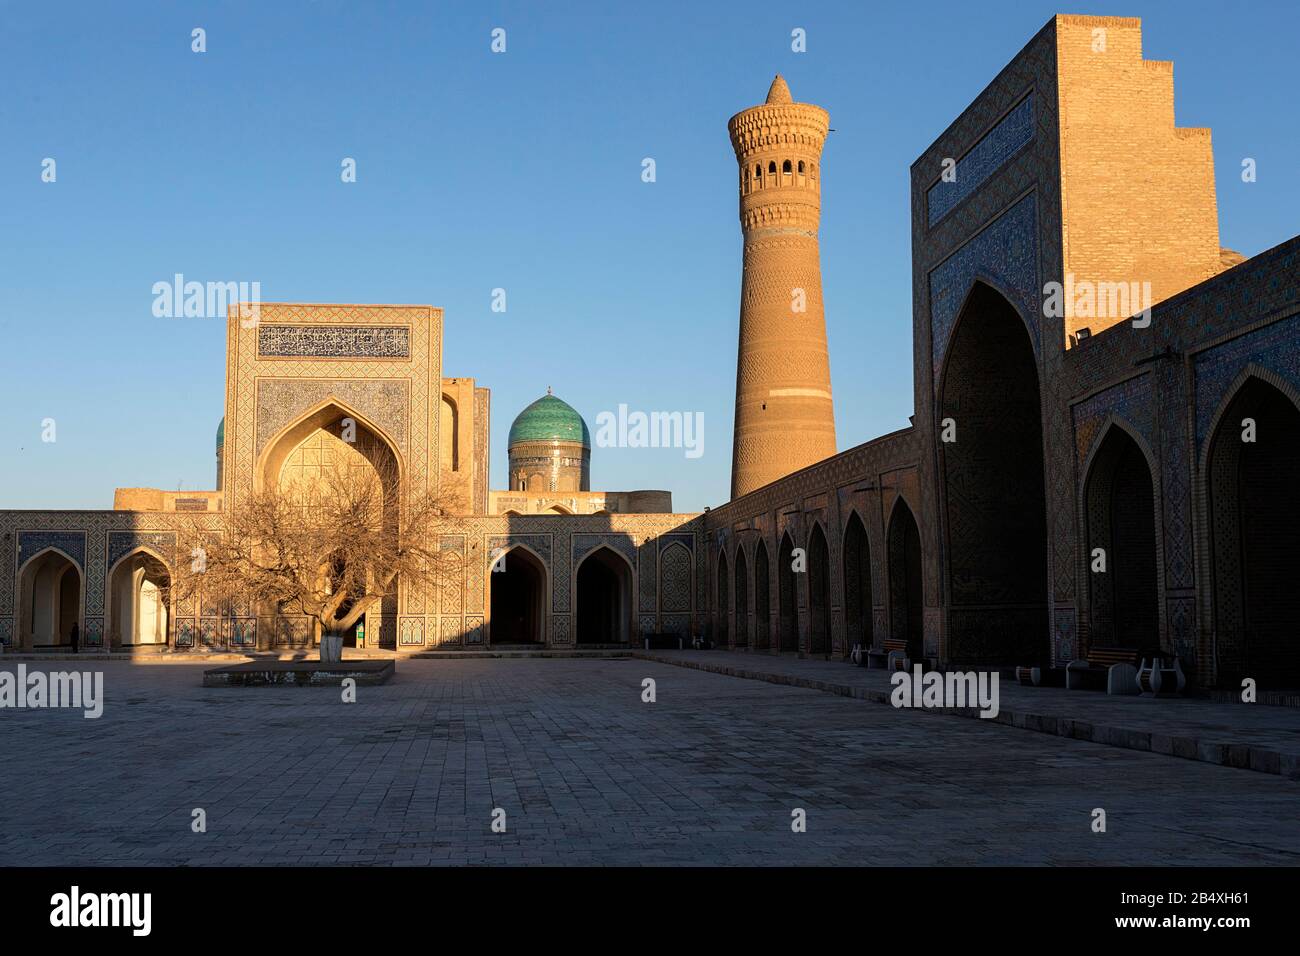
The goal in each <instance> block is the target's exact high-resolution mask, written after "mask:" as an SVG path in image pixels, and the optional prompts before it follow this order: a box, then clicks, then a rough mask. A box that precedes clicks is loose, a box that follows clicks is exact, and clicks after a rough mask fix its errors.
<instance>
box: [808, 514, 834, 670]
mask: <svg viewBox="0 0 1300 956" xmlns="http://www.w3.org/2000/svg"><path fill="white" fill-rule="evenodd" d="M830 564H831V558H830V549H829V548H828V547H827V545H826V535H825V533H824V532H823V531H822V526H821V525H820V524H814V525H813V529H812V534H810V535H809V536H808V616H809V617H810V618H811V622H810V623H811V628H810V630H809V648H808V652H809V653H810V654H818V655H826V654H830V652H831V572H830Z"/></svg>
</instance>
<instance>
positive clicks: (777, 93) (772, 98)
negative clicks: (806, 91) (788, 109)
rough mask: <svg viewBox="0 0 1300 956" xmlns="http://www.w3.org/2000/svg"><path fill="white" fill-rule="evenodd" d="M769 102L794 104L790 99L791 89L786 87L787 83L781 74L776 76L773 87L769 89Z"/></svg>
mask: <svg viewBox="0 0 1300 956" xmlns="http://www.w3.org/2000/svg"><path fill="white" fill-rule="evenodd" d="M767 102H768V103H793V102H794V100H793V99H792V98H791V97H790V87H789V86H787V85H786V82H785V80H784V79H782V77H781V74H780V73H778V74H777V75H776V79H774V80H772V85H771V86H770V87H768V90H767Z"/></svg>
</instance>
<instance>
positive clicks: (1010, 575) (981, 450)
mask: <svg viewBox="0 0 1300 956" xmlns="http://www.w3.org/2000/svg"><path fill="white" fill-rule="evenodd" d="M937 399H938V400H937V401H936V403H935V421H934V435H935V451H936V457H937V460H938V465H939V498H940V509H939V512H940V520H941V525H940V531H941V536H940V541H941V545H942V569H943V574H944V580H943V586H944V589H945V593H946V596H947V599H948V658H949V660H950V661H952V662H955V663H957V662H959V663H966V664H975V665H981V666H1007V665H1014V664H1030V663H1034V664H1037V663H1046V661H1047V660H1048V657H1049V655H1050V645H1049V640H1048V638H1049V633H1050V631H1049V626H1048V577H1047V561H1048V542H1047V495H1046V481H1045V456H1044V453H1043V411H1042V408H1043V406H1042V393H1041V380H1040V371H1039V367H1038V355H1037V350H1036V347H1035V341H1034V337H1033V335H1032V334H1031V332H1030V329H1029V326H1028V325H1027V323H1026V319H1025V317H1024V316H1023V315H1021V313H1020V311H1019V310H1018V309H1017V308H1016V307H1015V305H1014V304H1013V300H1012V298H1010V297H1008V296H1007V295H1006V294H1004V293H1002V292H1000V291H998V290H997V289H996V288H995V287H994V285H993V284H992V283H991V282H988V281H984V280H983V279H980V280H977V281H975V282H974V283H972V286H971V289H970V292H969V294H968V295H967V297H966V300H965V302H964V303H963V304H962V307H961V310H960V311H959V313H958V316H957V321H956V323H955V325H954V328H953V331H952V334H951V337H950V339H949V341H948V345H947V351H946V353H945V355H944V360H943V370H942V374H941V375H940V378H939V393H938V396H937ZM949 420H951V424H952V425H954V426H955V430H956V435H955V437H956V440H955V441H944V437H945V432H950V430H948V429H945V427H944V425H945V422H948V421H949ZM909 511H910V509H909ZM913 518H915V516H913ZM890 557H891V560H892V559H893V552H892V544H891V554H890ZM891 613H892V612H891ZM891 627H892V625H891Z"/></svg>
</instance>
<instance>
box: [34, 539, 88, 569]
mask: <svg viewBox="0 0 1300 956" xmlns="http://www.w3.org/2000/svg"><path fill="white" fill-rule="evenodd" d="M46 548H58V549H59V550H60V551H62V552H63V553H64V554H66V555H67V556H68V557H70V558H72V560H73V561H75V562H77V567H79V568H81V570H82V572H85V570H86V534H85V532H84V531H20V532H18V564H19V566H20V567H21V566H22V565H23V564H24V563H26V562H27V561H29V560H30V559H32V558H34V557H35V556H36V555H38V554H40V553H41V552H42V551H44V550H45V549H46Z"/></svg>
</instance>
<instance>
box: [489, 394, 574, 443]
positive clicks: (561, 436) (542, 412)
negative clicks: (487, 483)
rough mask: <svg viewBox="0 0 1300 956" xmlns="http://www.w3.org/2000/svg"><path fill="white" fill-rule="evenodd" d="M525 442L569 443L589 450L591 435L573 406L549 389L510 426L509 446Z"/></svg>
mask: <svg viewBox="0 0 1300 956" xmlns="http://www.w3.org/2000/svg"><path fill="white" fill-rule="evenodd" d="M526 441H571V442H577V443H579V444H581V445H582V447H583V448H590V447H591V433H590V432H588V431H587V423H586V422H584V421H583V420H582V416H581V415H579V414H578V413H577V412H576V411H574V408H573V406H572V405H570V404H569V403H568V402H565V401H561V400H560V399H558V398H556V397H555V396H554V395H552V394H551V393H550V391H549V390H548V391H547V393H546V394H545V395H543V396H542V397H541V398H539V399H538V400H537V401H535V402H533V403H532V404H531V405H529V406H528V407H527V408H525V409H524V410H523V411H522V412H520V413H519V415H518V416H517V417H516V418H515V420H514V424H512V425H511V426H510V438H509V440H508V441H507V443H506V444H507V445H508V446H513V445H517V444H519V443H520V442H526Z"/></svg>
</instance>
